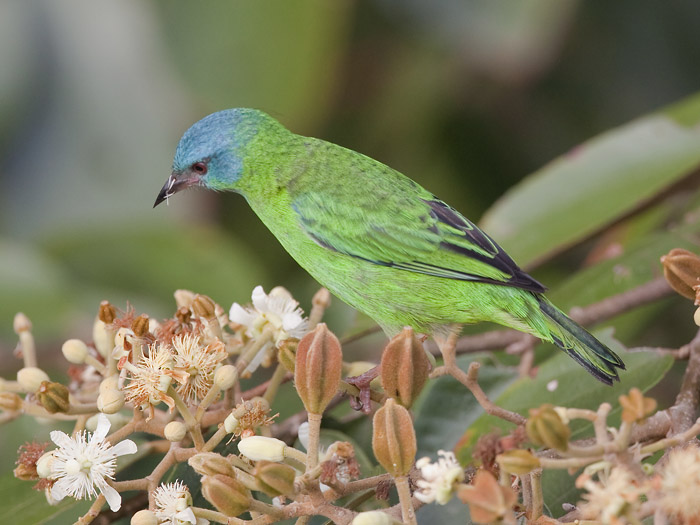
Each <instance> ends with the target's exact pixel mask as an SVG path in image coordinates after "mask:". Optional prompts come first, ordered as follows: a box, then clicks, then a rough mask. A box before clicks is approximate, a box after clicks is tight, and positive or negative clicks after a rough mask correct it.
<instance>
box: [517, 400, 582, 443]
mask: <svg viewBox="0 0 700 525" xmlns="http://www.w3.org/2000/svg"><path fill="white" fill-rule="evenodd" d="M525 430H526V431H527V436H528V438H529V439H530V441H531V442H532V443H534V444H535V445H544V446H545V447H549V448H555V449H557V450H562V451H565V450H567V449H568V448H569V438H570V437H571V429H570V428H569V427H568V426H567V425H566V424H565V423H564V422H563V421H562V420H561V417H559V414H557V412H556V411H555V410H554V407H553V406H552V405H542V406H541V407H540V408H531V409H530V417H529V418H528V420H527V422H526V423H525Z"/></svg>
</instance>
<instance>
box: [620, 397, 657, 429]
mask: <svg viewBox="0 0 700 525" xmlns="http://www.w3.org/2000/svg"><path fill="white" fill-rule="evenodd" d="M618 399H619V401H620V406H621V407H622V421H625V422H626V423H634V422H636V421H642V420H643V419H646V418H647V416H650V415H651V414H652V413H653V412H654V411H655V410H656V399H653V398H651V397H644V396H643V395H642V391H641V390H639V389H638V388H633V389H632V390H630V393H629V395H627V396H620V397H619V398H618Z"/></svg>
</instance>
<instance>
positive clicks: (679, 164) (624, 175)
mask: <svg viewBox="0 0 700 525" xmlns="http://www.w3.org/2000/svg"><path fill="white" fill-rule="evenodd" d="M697 100H698V99H697V97H694V98H691V99H688V100H686V101H684V102H682V103H680V104H677V105H675V106H673V107H672V108H670V110H669V113H670V115H671V116H669V115H666V114H664V113H656V114H652V115H650V116H647V117H643V118H640V119H638V120H634V121H632V122H630V123H629V124H626V125H624V126H621V127H619V128H616V129H614V130H612V131H608V132H606V133H603V134H602V135H599V136H597V137H595V138H593V139H591V140H589V141H587V142H585V143H583V144H582V145H580V146H578V147H577V148H575V149H573V150H572V151H570V152H568V153H566V154H564V155H562V156H561V157H559V158H558V159H556V160H554V161H553V162H551V163H549V164H548V165H546V166H545V167H543V168H542V169H541V170H539V171H538V172H536V173H534V174H532V175H530V176H529V177H527V178H526V179H525V180H523V181H522V182H521V183H520V184H518V185H517V186H515V187H514V188H513V189H511V190H510V191H509V192H507V193H506V194H505V195H504V196H503V197H502V198H501V199H500V200H499V201H497V202H496V204H495V205H494V206H493V207H492V208H491V209H490V210H489V211H488V212H487V213H486V214H485V215H484V217H483V219H482V221H481V226H482V227H483V228H484V229H485V231H487V232H489V234H490V235H492V236H493V237H494V238H495V239H497V240H498V242H499V243H500V244H501V245H502V246H503V247H504V248H505V249H506V250H507V251H508V252H509V253H510V255H511V256H512V257H513V258H514V259H515V260H516V261H518V262H519V263H520V264H521V265H523V266H528V265H530V266H531V265H533V264H536V263H537V262H539V261H542V260H544V259H547V258H549V257H551V256H552V255H553V254H556V253H558V252H560V251H562V250H564V249H565V248H567V247H569V246H571V245H573V244H575V243H576V242H578V241H581V240H582V239H585V238H586V237H588V236H590V235H591V234H593V233H595V232H597V231H599V230H601V229H602V228H604V227H605V226H606V225H608V224H610V223H611V222H613V221H615V220H617V219H619V218H620V217H622V216H624V215H626V214H628V213H630V212H632V211H634V210H636V209H638V208H639V207H640V206H642V205H643V204H645V203H647V202H649V200H650V199H652V198H653V197H654V196H656V195H658V194H659V193H660V192H662V191H663V190H665V189H666V188H668V187H669V186H670V185H672V184H674V183H676V182H677V181H679V180H680V179H682V178H684V177H686V176H688V175H690V174H691V173H693V172H694V171H695V170H696V169H697V167H698V166H699V165H700V128H698V127H697V121H698V120H699V119H700V117H699V116H698V111H697V109H696V107H697V106H698V102H697Z"/></svg>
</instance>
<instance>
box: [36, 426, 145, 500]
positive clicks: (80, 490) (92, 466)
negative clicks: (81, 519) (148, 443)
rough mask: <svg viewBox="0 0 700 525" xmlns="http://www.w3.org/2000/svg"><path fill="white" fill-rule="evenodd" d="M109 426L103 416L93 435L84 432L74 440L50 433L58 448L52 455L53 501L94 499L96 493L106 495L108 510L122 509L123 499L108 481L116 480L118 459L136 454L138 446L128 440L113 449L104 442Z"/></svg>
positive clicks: (56, 431) (58, 433)
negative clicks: (72, 498)
mask: <svg viewBox="0 0 700 525" xmlns="http://www.w3.org/2000/svg"><path fill="white" fill-rule="evenodd" d="M109 427H110V423H109V420H108V419H107V416H105V415H103V414H100V416H99V423H98V425H97V430H95V432H94V433H93V434H92V435H89V434H88V433H87V432H85V431H83V432H80V433H78V434H77V435H76V436H75V437H72V438H71V437H70V436H68V435H67V434H65V433H64V432H61V431H59V430H54V431H53V432H51V441H53V442H54V443H55V444H56V445H57V446H58V448H57V449H56V450H54V451H53V456H54V460H53V462H52V464H51V476H50V477H51V478H52V479H54V480H56V482H55V483H54V484H53V486H52V487H51V497H53V498H54V499H55V500H57V501H60V500H62V499H63V498H65V497H66V496H72V497H74V498H75V499H84V498H90V499H92V498H94V497H95V496H97V490H96V489H99V491H100V492H101V493H102V494H103V495H104V497H105V499H106V500H107V503H108V504H109V508H110V509H112V511H117V510H119V508H120V507H121V496H120V495H119V493H118V492H117V491H116V490H115V489H114V488H112V487H111V486H110V485H109V484H108V483H107V482H106V481H105V478H109V479H114V472H115V470H116V464H117V457H118V456H123V455H124V454H134V453H135V452H136V444H135V443H134V442H133V441H131V440H130V439H125V440H124V441H121V442H119V443H117V444H116V445H114V446H112V445H110V443H109V442H108V441H105V437H106V436H107V432H108V431H109Z"/></svg>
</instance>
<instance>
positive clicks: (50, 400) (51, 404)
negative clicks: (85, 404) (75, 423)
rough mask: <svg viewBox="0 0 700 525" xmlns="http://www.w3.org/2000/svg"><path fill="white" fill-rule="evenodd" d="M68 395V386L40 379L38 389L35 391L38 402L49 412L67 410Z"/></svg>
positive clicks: (68, 403)
mask: <svg viewBox="0 0 700 525" xmlns="http://www.w3.org/2000/svg"><path fill="white" fill-rule="evenodd" d="M69 396H70V394H69V392H68V387H66V386H65V385H62V384H61V383H54V382H52V381H42V382H41V385H40V386H39V389H38V390H37V391H36V397H37V399H38V400H39V403H40V404H41V406H43V407H44V408H45V409H46V411H47V412H48V413H49V414H55V413H56V412H63V413H65V412H68V409H69V408H70V401H69V399H68V398H69Z"/></svg>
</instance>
